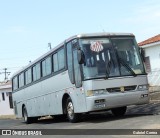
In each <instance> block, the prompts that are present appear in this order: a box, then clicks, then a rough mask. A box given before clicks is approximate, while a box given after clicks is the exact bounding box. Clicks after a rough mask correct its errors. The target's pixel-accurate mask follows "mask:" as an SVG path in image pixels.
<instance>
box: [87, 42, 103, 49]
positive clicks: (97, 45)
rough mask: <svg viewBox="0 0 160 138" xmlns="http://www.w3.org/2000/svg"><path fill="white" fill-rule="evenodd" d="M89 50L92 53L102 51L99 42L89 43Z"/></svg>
mask: <svg viewBox="0 0 160 138" xmlns="http://www.w3.org/2000/svg"><path fill="white" fill-rule="evenodd" d="M90 49H91V50H92V51H94V52H100V51H102V50H103V46H102V44H101V42H100V41H95V42H91V46H90Z"/></svg>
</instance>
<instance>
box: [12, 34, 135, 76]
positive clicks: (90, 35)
mask: <svg viewBox="0 0 160 138" xmlns="http://www.w3.org/2000/svg"><path fill="white" fill-rule="evenodd" d="M101 36H106V37H108V36H111V37H112V36H134V35H133V34H132V33H106V32H103V33H84V34H78V35H74V36H72V37H70V38H68V39H66V40H64V41H63V42H62V43H60V44H59V45H57V46H56V47H55V48H53V49H51V50H50V51H49V52H47V53H45V54H44V55H42V56H41V57H39V58H37V59H36V60H34V61H33V62H31V63H29V64H28V65H27V66H25V67H23V68H22V69H20V70H19V71H17V72H15V73H14V74H13V75H12V78H13V77H14V76H16V75H17V74H19V73H20V72H22V71H24V70H26V69H27V68H29V67H30V66H32V65H34V64H35V63H37V62H38V61H40V60H41V59H43V58H45V57H46V56H47V55H50V54H51V53H53V52H54V51H55V50H56V49H58V48H59V47H61V46H62V45H64V43H65V42H69V41H71V40H73V39H75V38H87V37H101Z"/></svg>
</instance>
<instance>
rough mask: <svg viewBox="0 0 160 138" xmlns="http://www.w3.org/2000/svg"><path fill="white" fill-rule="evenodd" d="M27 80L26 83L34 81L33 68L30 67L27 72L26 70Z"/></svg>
mask: <svg viewBox="0 0 160 138" xmlns="http://www.w3.org/2000/svg"><path fill="white" fill-rule="evenodd" d="M25 82H26V84H29V83H31V82H32V72H31V68H29V69H28V70H27V71H26V72H25Z"/></svg>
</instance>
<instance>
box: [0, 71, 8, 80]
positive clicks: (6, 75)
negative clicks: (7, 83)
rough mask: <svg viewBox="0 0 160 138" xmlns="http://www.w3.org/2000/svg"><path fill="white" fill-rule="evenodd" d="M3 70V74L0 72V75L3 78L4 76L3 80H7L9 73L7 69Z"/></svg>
mask: <svg viewBox="0 0 160 138" xmlns="http://www.w3.org/2000/svg"><path fill="white" fill-rule="evenodd" d="M3 70H4V72H0V74H4V76H5V77H4V80H8V76H9V75H10V73H11V72H8V71H7V68H4V69H3Z"/></svg>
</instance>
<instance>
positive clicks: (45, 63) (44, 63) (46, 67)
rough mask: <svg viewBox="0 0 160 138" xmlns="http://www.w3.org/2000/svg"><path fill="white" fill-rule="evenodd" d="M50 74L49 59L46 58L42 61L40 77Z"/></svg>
mask: <svg viewBox="0 0 160 138" xmlns="http://www.w3.org/2000/svg"><path fill="white" fill-rule="evenodd" d="M49 74H51V57H48V58H46V59H45V60H44V61H42V76H43V77H44V76H47V75H49Z"/></svg>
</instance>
